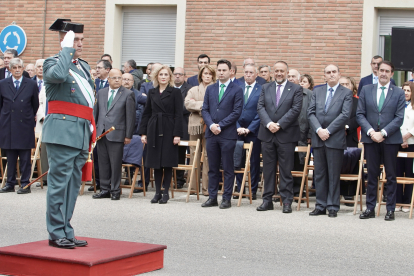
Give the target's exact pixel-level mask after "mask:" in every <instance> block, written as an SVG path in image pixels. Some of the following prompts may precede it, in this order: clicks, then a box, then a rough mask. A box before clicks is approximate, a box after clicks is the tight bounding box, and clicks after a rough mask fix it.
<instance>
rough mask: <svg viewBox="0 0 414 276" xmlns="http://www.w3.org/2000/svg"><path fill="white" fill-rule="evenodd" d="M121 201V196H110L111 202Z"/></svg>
mask: <svg viewBox="0 0 414 276" xmlns="http://www.w3.org/2000/svg"><path fill="white" fill-rule="evenodd" d="M120 199H121V195H120V194H112V195H111V200H120Z"/></svg>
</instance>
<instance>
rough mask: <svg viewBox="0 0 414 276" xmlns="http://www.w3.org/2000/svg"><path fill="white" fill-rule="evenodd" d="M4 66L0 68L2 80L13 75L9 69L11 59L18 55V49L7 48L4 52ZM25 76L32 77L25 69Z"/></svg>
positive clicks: (0, 78)
mask: <svg viewBox="0 0 414 276" xmlns="http://www.w3.org/2000/svg"><path fill="white" fill-rule="evenodd" d="M3 56H4V58H3V60H4V67H3V68H1V69H0V80H2V79H5V78H8V77H11V75H12V74H11V72H10V69H9V63H10V60H11V59H13V58H16V57H17V51H16V50H14V49H7V50H6V51H4V53H3ZM23 77H26V78H30V75H29V73H27V72H26V71H24V70H23Z"/></svg>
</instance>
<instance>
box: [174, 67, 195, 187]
mask: <svg viewBox="0 0 414 276" xmlns="http://www.w3.org/2000/svg"><path fill="white" fill-rule="evenodd" d="M173 75H174V85H175V88H178V89H180V90H181V95H182V97H183V130H184V131H183V137H182V138H183V140H190V135H189V134H188V118H189V117H190V112H189V111H188V110H187V109H186V108H185V106H184V99H185V97H187V92H188V90H190V88H191V87H193V86H192V85H190V84H188V83H187V82H185V71H184V68H181V67H177V68H175V69H174V73H173ZM197 82H198V81H197ZM197 85H198V84H197ZM186 152H187V147H178V163H179V164H184V162H185V154H186ZM184 183H185V179H184V171H177V186H178V188H179V189H181V188H182V187H183V186H184Z"/></svg>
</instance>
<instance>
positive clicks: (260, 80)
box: [238, 58, 267, 85]
mask: <svg viewBox="0 0 414 276" xmlns="http://www.w3.org/2000/svg"><path fill="white" fill-rule="evenodd" d="M247 65H250V66H254V67H256V62H254V59H252V58H247V59H245V60H244V61H243V70H244V67H246V66H247ZM238 80H239V81H240V82H241V83H244V76H243V77H241V78H239V79H238ZM256 82H257V83H258V84H260V85H263V84H266V83H267V81H266V80H265V79H264V78H262V77H260V76H257V77H256Z"/></svg>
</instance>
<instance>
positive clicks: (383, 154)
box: [364, 142, 400, 211]
mask: <svg viewBox="0 0 414 276" xmlns="http://www.w3.org/2000/svg"><path fill="white" fill-rule="evenodd" d="M364 147H365V157H366V159H367V168H368V187H367V197H366V198H367V208H368V209H370V210H374V209H375V206H376V204H377V187H378V175H379V174H380V164H381V161H382V160H383V162H384V166H385V174H386V176H387V190H386V193H387V211H394V210H395V203H396V196H395V195H396V191H397V179H396V175H397V174H396V169H397V168H396V167H397V154H398V149H399V147H400V145H398V144H395V145H394V144H393V145H389V144H385V143H384V142H382V143H375V142H374V143H364Z"/></svg>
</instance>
